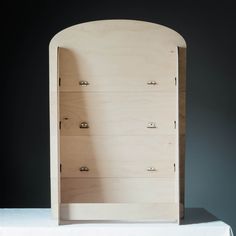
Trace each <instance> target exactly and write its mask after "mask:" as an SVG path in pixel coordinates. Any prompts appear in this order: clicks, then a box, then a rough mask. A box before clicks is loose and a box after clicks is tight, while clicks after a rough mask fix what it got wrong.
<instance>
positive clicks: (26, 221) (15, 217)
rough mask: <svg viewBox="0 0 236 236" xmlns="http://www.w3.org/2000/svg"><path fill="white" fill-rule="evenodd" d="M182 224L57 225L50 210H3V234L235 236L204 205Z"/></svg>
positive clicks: (0, 226) (189, 211)
mask: <svg viewBox="0 0 236 236" xmlns="http://www.w3.org/2000/svg"><path fill="white" fill-rule="evenodd" d="M185 214H186V215H185V219H184V220H183V222H182V224H181V225H177V224H173V223H156V222H114V221H113V222H109V221H102V222H101V221H100V222H99V221H80V222H77V223H74V224H68V223H67V224H64V225H60V226H57V225H56V222H55V221H54V220H53V219H51V212H50V209H0V236H49V235H50V236H53V235H55V236H64V235H66V236H78V235H79V236H106V235H109V236H116V235H117V236H126V235H127V236H154V235H155V236H158V235H160V236H180V235H181V236H185V235H186V236H195V235H196V236H233V232H232V229H231V227H230V226H229V225H227V224H226V223H224V222H223V221H220V220H218V219H216V218H215V217H214V216H213V215H211V214H210V213H208V212H207V211H205V210H204V209H201V208H189V209H186V212H185Z"/></svg>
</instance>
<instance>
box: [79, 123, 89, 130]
mask: <svg viewBox="0 0 236 236" xmlns="http://www.w3.org/2000/svg"><path fill="white" fill-rule="evenodd" d="M79 127H80V129H88V128H89V125H88V123H87V122H85V121H83V122H81V123H80V126H79Z"/></svg>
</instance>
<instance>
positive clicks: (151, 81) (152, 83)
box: [147, 80, 157, 85]
mask: <svg viewBox="0 0 236 236" xmlns="http://www.w3.org/2000/svg"><path fill="white" fill-rule="evenodd" d="M147 85H157V82H156V81H154V80H150V81H148V82H147Z"/></svg>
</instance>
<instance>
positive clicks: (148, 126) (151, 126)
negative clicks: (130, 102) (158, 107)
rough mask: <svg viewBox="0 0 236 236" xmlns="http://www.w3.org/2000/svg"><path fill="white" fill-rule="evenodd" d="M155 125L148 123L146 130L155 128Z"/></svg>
mask: <svg viewBox="0 0 236 236" xmlns="http://www.w3.org/2000/svg"><path fill="white" fill-rule="evenodd" d="M156 127H157V126H156V123H155V122H149V123H148V125H147V128H156Z"/></svg>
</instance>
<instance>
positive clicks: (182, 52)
mask: <svg viewBox="0 0 236 236" xmlns="http://www.w3.org/2000/svg"><path fill="white" fill-rule="evenodd" d="M178 55H179V56H178V61H179V63H178V65H179V66H178V67H179V68H178V70H179V73H178V74H179V75H178V76H179V168H180V170H179V178H180V217H184V185H185V181H184V178H185V176H184V173H185V119H186V111H185V110H186V108H185V106H186V103H185V99H186V48H181V47H179V48H178Z"/></svg>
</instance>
